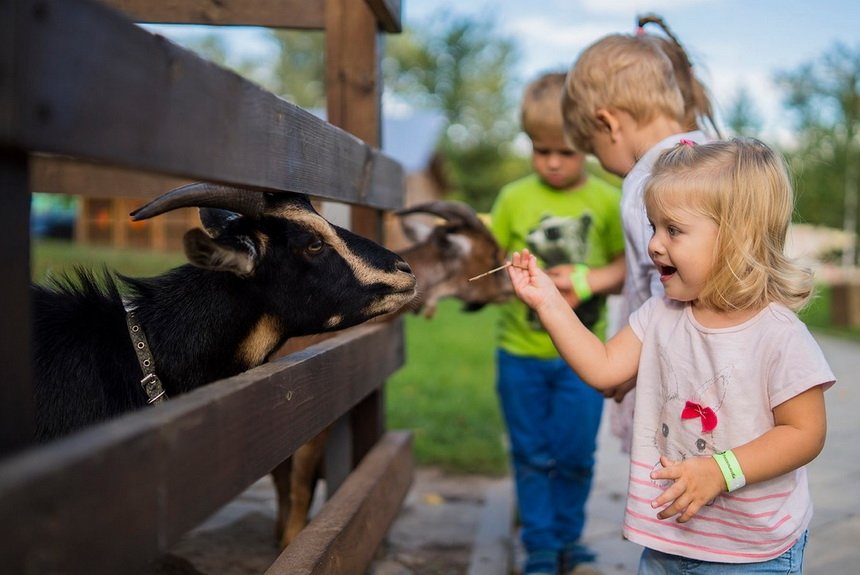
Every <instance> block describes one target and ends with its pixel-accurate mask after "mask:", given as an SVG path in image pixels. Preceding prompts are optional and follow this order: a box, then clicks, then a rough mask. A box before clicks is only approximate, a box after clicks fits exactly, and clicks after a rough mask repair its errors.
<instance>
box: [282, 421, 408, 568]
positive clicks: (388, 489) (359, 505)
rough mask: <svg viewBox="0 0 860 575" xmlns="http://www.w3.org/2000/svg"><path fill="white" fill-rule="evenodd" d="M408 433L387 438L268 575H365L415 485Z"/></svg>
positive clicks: (361, 464)
mask: <svg viewBox="0 0 860 575" xmlns="http://www.w3.org/2000/svg"><path fill="white" fill-rule="evenodd" d="M411 447H412V440H411V435H410V434H409V433H403V432H399V433H397V432H389V433H387V434H385V435H383V436H382V439H381V440H380V441H379V442H378V443H377V444H376V446H375V447H374V448H373V449H372V450H371V451H370V452H369V453H368V454H367V456H366V457H365V458H364V459H363V460H362V462H361V463H360V464H359V466H358V467H357V468H356V470H355V471H353V473H352V474H351V475H350V476H349V478H348V479H347V480H346V482H345V483H344V484H343V485H342V486H341V488H340V489H339V490H338V492H337V493H336V494H335V496H334V497H332V498H331V500H329V501H328V503H326V506H325V507H323V509H322V510H321V511H320V512H319V514H318V515H317V516H316V517H314V519H313V521H311V523H310V524H309V525H308V526H307V527H306V528H305V529H304V530H303V531H302V532H301V533H300V534H299V535H298V537H296V539H295V541H294V542H293V543H292V544H291V545H290V546H289V547H287V549H286V551H284V553H282V554H281V556H280V557H278V559H277V561H275V563H273V564H272V566H271V567H270V568H269V569H268V570H267V571H266V575H336V574H343V573H363V572H364V570H365V567H366V566H367V565H368V564H369V563H370V561H371V559H372V558H373V554H374V552H375V550H376V547H377V546H378V545H379V543H380V542H381V541H382V538H383V537H384V536H385V532H386V531H387V530H388V526H389V525H390V524H391V522H392V521H393V520H394V518H395V516H396V515H397V511H398V509H399V508H400V505H401V503H402V502H403V499H404V498H405V497H406V494H407V492H408V491H409V486H410V485H411V484H412V478H413V468H414V462H413V460H412V448H411Z"/></svg>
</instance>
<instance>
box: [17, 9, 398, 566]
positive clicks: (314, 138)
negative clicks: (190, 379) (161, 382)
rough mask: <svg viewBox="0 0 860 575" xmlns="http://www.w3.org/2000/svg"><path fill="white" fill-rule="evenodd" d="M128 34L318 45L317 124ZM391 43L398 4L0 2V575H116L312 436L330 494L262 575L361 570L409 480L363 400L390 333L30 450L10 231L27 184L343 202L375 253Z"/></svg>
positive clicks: (387, 189) (387, 360)
mask: <svg viewBox="0 0 860 575" xmlns="http://www.w3.org/2000/svg"><path fill="white" fill-rule="evenodd" d="M134 21H138V22H185V23H207V24H223V25H236V24H250V25H260V26H273V27H295V28H305V29H320V30H325V33H326V88H327V113H328V118H329V121H330V122H331V123H327V122H324V121H322V120H319V119H318V118H316V117H315V116H313V115H312V114H310V113H308V112H306V111H305V110H302V109H300V108H298V107H295V106H293V105H290V104H289V103H286V102H285V101H283V100H281V99H279V98H277V97H275V96H274V95H272V94H270V93H267V92H265V91H264V90H262V89H260V88H259V87H257V86H255V85H254V84H252V83H250V82H248V81H246V80H244V79H242V78H241V77H239V76H238V75H236V74H234V73H232V72H230V71H227V70H224V69H222V68H220V67H218V66H215V65H213V64H211V63H209V62H207V61H206V60H204V59H201V58H199V57H198V56H196V55H194V54H192V53H190V52H188V51H186V50H183V49H181V48H179V47H177V46H176V45H174V44H172V43H170V42H168V41H166V40H165V39H163V38H161V37H160V36H158V35H153V34H151V33H149V32H147V31H146V30H144V29H143V28H141V27H139V26H137V25H135V24H134V23H133V22H134ZM399 28H400V4H399V0H219V1H218V2H210V1H205V0H172V1H168V0H164V1H152V0H105V1H104V2H97V1H95V0H5V1H2V2H0V43H2V45H0V202H2V203H0V208H2V209H0V229H2V230H3V234H2V235H0V243H1V244H2V248H3V252H4V254H5V257H4V261H5V274H4V275H5V277H4V281H3V282H0V318H2V319H0V325H2V329H0V366H2V367H0V374H2V385H0V525H2V527H0V535H2V536H0V571H2V572H3V573H9V574H15V575H17V574H30V573H32V574H37V573H38V574H40V575H41V574H48V573H69V574H74V573H81V574H83V573H86V574H88V575H96V574H101V573H104V574H115V573H134V572H135V571H136V570H139V569H140V568H141V567H142V566H144V565H145V564H146V563H147V562H148V561H149V560H151V559H153V558H155V557H157V556H158V555H159V554H160V553H163V552H164V551H166V550H168V549H169V548H170V546H171V545H172V544H173V543H175V542H176V541H177V540H178V539H179V538H180V537H181V536H182V535H183V534H184V533H185V532H187V531H188V530H189V529H191V528H193V527H194V526H195V525H197V524H198V523H199V522H200V521H202V520H203V519H205V518H206V517H207V516H208V515H210V514H211V513H212V512H214V511H215V510H217V509H218V508H219V507H220V506H222V505H224V504H225V503H227V502H229V501H230V500H231V499H232V498H234V497H235V496H236V495H238V494H239V493H241V492H242V491H243V490H244V489H245V488H247V487H248V486H249V485H250V484H251V483H253V482H254V481H256V480H257V479H258V478H260V477H262V476H264V475H266V474H267V473H268V472H269V471H270V470H271V469H272V468H273V467H275V465H277V464H278V463H280V462H281V461H283V460H284V459H285V458H287V457H289V456H290V455H291V454H292V453H293V451H294V450H295V449H296V448H298V447H299V446H300V445H301V444H303V443H304V442H305V441H307V440H308V439H310V438H311V437H313V436H314V435H316V434H317V433H318V432H319V431H320V430H322V429H323V428H324V427H326V426H328V425H329V424H332V423H334V425H335V432H334V433H333V435H334V436H335V437H336V438H337V440H336V441H334V443H333V445H332V447H331V449H330V450H329V451H330V453H329V455H328V459H327V473H328V476H327V480H328V484H329V486H330V490H331V488H332V487H338V486H339V489H338V490H337V492H336V493H335V494H334V495H333V496H332V497H331V499H330V500H329V501H328V503H327V504H326V505H325V507H324V508H323V510H322V511H321V512H320V513H319V514H318V515H317V517H316V519H315V520H314V522H312V523H311V525H310V526H309V527H308V528H307V529H306V530H305V531H304V532H302V534H301V535H300V536H299V538H298V539H297V540H296V541H295V542H294V543H293V544H292V545H291V546H290V548H289V549H287V551H286V552H285V553H284V554H282V555H281V557H279V558H278V560H277V561H276V562H275V563H274V564H273V565H272V566H271V567H270V569H269V570H268V571H267V573H270V574H275V573H290V574H303V573H362V572H363V571H364V569H365V567H366V566H367V565H368V563H369V562H370V560H371V558H372V555H373V553H374V551H375V549H376V547H377V546H378V544H379V542H380V541H381V539H382V537H383V536H384V534H385V532H386V531H387V529H388V526H389V525H390V523H391V522H392V521H393V519H394V517H395V515H396V513H397V510H398V508H399V506H400V504H401V502H402V500H403V498H404V497H405V495H406V492H407V490H408V488H409V485H410V483H411V481H412V473H413V462H412V455H411V437H410V435H409V434H408V433H405V432H400V433H391V432H388V433H386V432H385V422H384V411H383V404H382V392H381V389H382V386H383V384H384V381H385V380H386V378H387V377H388V376H390V375H391V374H392V373H393V372H394V371H395V370H397V369H398V368H399V366H400V365H402V363H403V361H404V351H403V329H402V323H401V322H399V321H395V322H392V323H376V324H372V325H371V324H367V325H363V326H358V327H356V328H353V329H351V330H347V331H345V332H342V333H341V334H339V335H337V336H336V337H333V338H331V339H327V340H325V341H322V342H321V343H316V344H313V345H310V346H309V347H306V348H305V349H302V350H300V351H297V352H294V353H292V354H290V355H287V356H286V357H283V358H281V359H279V360H277V361H274V362H271V363H269V364H266V365H263V366H261V367H259V368H257V369H254V370H251V371H249V372H246V373H244V374H241V375H238V376H236V377H232V378H229V379H227V380H222V381H219V382H215V383H212V384H210V385H207V386H205V387H203V388H201V389H198V390H196V391H194V392H191V393H188V394H185V395H182V396H179V397H176V398H172V399H171V400H170V401H168V402H166V403H165V404H162V405H159V406H156V407H153V408H149V409H145V410H141V411H138V412H135V413H132V414H129V415H127V416H124V417H121V418H118V419H115V420H113V421H110V422H107V423H104V424H101V425H97V426H93V427H91V428H88V429H86V430H84V431H82V432H79V433H76V434H74V435H71V436H69V437H66V438H63V439H60V440H57V441H55V442H52V443H49V444H47V445H44V446H38V447H33V446H32V445H30V442H31V435H32V427H33V423H32V410H33V408H32V389H31V379H32V373H31V366H30V357H31V353H30V352H31V344H30V317H29V306H30V301H29V293H28V285H29V274H30V263H29V257H30V249H29V247H30V240H29V217H28V214H29V203H30V193H31V191H32V190H33V184H34V182H44V181H52V182H59V183H57V184H56V189H51V190H44V191H62V192H66V193H76V194H81V193H87V192H89V193H94V194H98V195H101V196H106V195H116V196H122V195H124V194H125V193H126V192H124V189H127V188H133V189H134V194H135V195H139V194H140V191H141V184H140V183H141V182H143V181H145V182H146V183H147V184H146V185H147V186H149V187H148V188H147V190H148V193H149V194H150V195H155V194H158V193H161V192H164V191H166V190H167V189H170V188H171V187H172V183H173V182H174V181H175V179H176V178H181V179H193V180H207V181H215V182H225V183H231V184H236V185H242V186H250V187H254V188H261V189H267V190H271V191H275V192H277V191H296V192H302V193H306V194H309V195H312V196H314V197H317V198H322V199H330V200H334V201H340V202H345V203H349V204H352V205H353V209H352V221H351V227H352V229H353V231H355V232H357V233H360V234H362V235H365V236H367V237H371V238H374V239H377V240H379V239H380V238H379V233H380V229H381V218H380V216H381V214H382V212H383V211H384V210H389V209H393V208H397V207H399V206H400V205H401V203H402V197H403V192H404V176H403V171H402V169H401V167H400V166H399V165H398V164H397V163H396V162H394V161H393V160H391V159H390V158H388V157H386V156H384V155H382V154H380V153H379V152H378V150H377V148H378V146H379V124H380V92H381V86H380V79H379V77H378V69H379V56H380V55H379V50H378V45H379V35H380V34H381V33H383V32H386V31H387V32H397V31H399Z"/></svg>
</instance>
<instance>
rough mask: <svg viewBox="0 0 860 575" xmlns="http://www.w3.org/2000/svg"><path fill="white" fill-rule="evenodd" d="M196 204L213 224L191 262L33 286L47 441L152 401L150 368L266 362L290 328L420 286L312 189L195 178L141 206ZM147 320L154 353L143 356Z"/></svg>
mask: <svg viewBox="0 0 860 575" xmlns="http://www.w3.org/2000/svg"><path fill="white" fill-rule="evenodd" d="M189 206H197V207H200V208H201V209H200V216H201V221H202V222H203V225H204V227H205V228H206V232H204V231H203V230H201V229H193V230H190V231H189V232H187V233H186V235H185V238H184V244H185V253H186V255H187V257H188V260H189V262H190V264H191V265H188V264H186V265H183V266H180V267H178V268H175V269H173V270H171V271H169V272H167V273H165V274H163V275H160V276H157V277H154V278H147V279H141V278H128V277H123V276H120V277H119V278H118V280H119V281H116V280H114V279H113V278H112V277H110V275H109V274H107V273H105V274H104V275H105V278H104V280H105V281H104V282H103V283H104V284H105V286H104V287H99V286H98V285H97V282H96V280H95V278H94V277H93V274H92V273H90V272H86V271H79V272H78V273H76V274H75V275H74V277H63V278H60V279H58V280H54V281H53V285H51V286H49V287H45V286H33V288H32V303H33V337H34V345H33V347H34V364H33V365H34V398H35V407H36V409H35V411H36V435H37V439H39V440H46V439H49V438H52V437H56V436H60V435H64V434H67V433H69V432H71V431H73V430H75V429H78V428H80V427H83V426H85V425H88V424H91V423H94V422H97V421H101V420H104V419H108V418H110V417H113V416H115V415H118V414H120V413H122V412H125V411H129V410H133V409H137V408H140V407H142V406H144V405H146V404H147V403H148V402H149V401H150V400H152V399H153V398H154V397H155V395H157V393H155V394H154V395H153V394H152V393H148V392H145V391H144V389H143V388H142V384H145V383H148V382H142V381H141V380H142V379H145V378H144V376H145V375H147V372H149V371H151V370H152V371H154V373H155V375H156V376H157V378H158V379H159V380H160V382H161V385H162V388H161V390H162V391H163V392H165V393H166V395H167V396H174V395H177V394H180V393H183V392H186V391H188V390H191V389H193V388H196V387H199V386H201V385H203V384H205V383H208V382H211V381H214V380H218V379H222V378H225V377H228V376H231V375H235V374H237V373H240V372H242V371H245V370H247V369H250V368H252V367H255V366H257V365H260V364H261V363H263V362H265V361H266V360H267V359H268V358H269V356H270V355H271V354H272V353H273V352H274V351H275V350H276V349H277V348H278V347H280V346H281V345H282V344H283V343H284V341H286V339H287V338H289V337H294V336H300V335H308V334H312V333H320V332H325V331H332V330H337V329H342V328H346V327H350V326H353V325H356V324H359V323H361V322H364V321H366V320H368V319H370V318H373V317H375V316H378V315H381V314H386V313H390V312H393V311H396V310H397V309H399V308H400V307H401V306H403V305H404V304H406V303H407V302H409V301H411V300H412V299H413V297H414V296H415V283H416V282H415V276H414V275H413V274H412V271H411V269H410V268H409V265H408V264H407V263H406V262H405V261H403V259H401V258H400V257H399V256H397V255H396V254H394V253H393V252H391V251H389V250H387V249H385V248H383V247H382V246H380V245H378V244H376V243H375V242H372V241H370V240H368V239H366V238H363V237H361V236H358V235H356V234H353V233H351V232H349V231H347V230H344V229H342V228H339V227H337V226H334V225H333V224H331V223H330V222H328V221H326V220H325V219H323V218H322V216H320V215H319V214H318V213H317V212H316V211H315V210H314V208H313V206H312V205H311V203H310V201H309V200H308V199H307V197H305V196H303V195H301V194H289V193H283V194H272V193H258V192H250V191H247V190H245V191H241V190H235V189H233V188H228V187H222V186H215V185H208V184H192V185H190V186H185V187H183V188H179V189H177V190H174V191H172V192H170V193H167V194H165V195H163V196H160V197H158V198H156V199H155V200H153V201H152V202H150V203H149V204H147V205H146V206H144V207H142V208H140V209H139V210H137V211H135V212H133V213H132V217H133V218H134V219H135V220H143V219H147V218H151V217H153V216H157V215H159V214H162V213H164V212H167V211H170V210H173V209H177V208H181V207H189ZM207 232H208V233H207ZM121 292H124V293H122V294H121ZM127 309H128V310H132V312H133V314H134V321H133V322H129V323H127V311H126V310H127ZM133 325H134V326H138V328H137V330H135V331H134V332H133V331H132V330H133V329H134V328H133ZM141 329H142V333H144V334H145V337H146V339H147V340H148V349H149V351H150V352H151V356H150V355H146V354H143V355H140V360H139V355H138V353H137V352H136V350H135V348H133V347H132V341H133V340H135V342H137V341H138V339H139V338H138V337H137V333H138V332H139V331H140V330H141ZM130 334H131V335H130ZM138 345H140V344H138ZM144 345H146V343H145V342H144ZM144 351H145V349H144ZM144 361H149V362H151V363H152V364H154V365H145V366H144V365H143V364H142V362H144ZM151 381H152V378H149V382H151ZM148 394H149V395H150V397H149V399H148Z"/></svg>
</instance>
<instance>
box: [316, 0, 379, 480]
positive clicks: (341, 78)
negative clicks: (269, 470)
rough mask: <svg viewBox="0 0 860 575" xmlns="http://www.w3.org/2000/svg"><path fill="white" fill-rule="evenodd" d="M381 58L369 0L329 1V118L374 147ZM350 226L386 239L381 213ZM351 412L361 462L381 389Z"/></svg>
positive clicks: (361, 214)
mask: <svg viewBox="0 0 860 575" xmlns="http://www.w3.org/2000/svg"><path fill="white" fill-rule="evenodd" d="M380 60H381V50H380V37H379V31H378V22H377V19H376V16H375V15H374V13H373V10H371V8H370V7H369V6H368V4H367V3H366V2H359V1H356V0H326V111H327V115H328V121H329V122H330V123H332V124H334V125H335V126H338V127H340V128H343V129H344V130H346V131H348V132H351V133H352V134H354V135H356V136H357V137H359V138H361V139H362V140H364V141H365V142H366V143H367V144H369V145H371V146H374V147H380V145H381V132H382V130H381V124H382V120H381V102H382V86H381V73H380ZM356 185H357V186H361V185H364V183H363V182H356ZM351 227H352V231H354V232H355V233H357V234H360V235H362V236H365V237H368V238H371V239H373V240H376V241H380V242H381V241H382V214H381V213H380V212H377V211H375V210H372V209H369V208H363V207H356V206H353V207H352V217H351ZM352 414H353V415H352V419H353V426H352V427H353V462H354V463H357V462H358V461H360V460H361V458H362V457H364V455H365V454H366V453H367V452H368V451H369V450H370V448H371V447H372V446H373V443H374V442H375V441H376V440H377V439H378V438H379V437H380V436H381V435H382V432H383V430H384V422H383V420H382V417H383V415H384V408H383V404H382V393H381V391H376V392H374V393H373V394H371V395H370V396H369V397H368V398H367V399H366V400H365V401H363V402H362V403H361V404H360V405H359V406H358V407H356V408H355V409H354V410H353V411H352Z"/></svg>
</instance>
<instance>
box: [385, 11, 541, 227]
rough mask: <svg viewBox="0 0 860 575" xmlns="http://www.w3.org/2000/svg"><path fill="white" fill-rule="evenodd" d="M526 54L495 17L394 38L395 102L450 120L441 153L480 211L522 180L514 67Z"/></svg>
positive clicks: (391, 75) (389, 50)
mask: <svg viewBox="0 0 860 575" xmlns="http://www.w3.org/2000/svg"><path fill="white" fill-rule="evenodd" d="M518 57H519V54H518V52H517V50H516V48H515V44H514V42H513V41H512V40H510V39H508V38H505V37H503V36H501V35H499V33H498V32H497V31H496V29H495V22H494V21H493V20H492V19H490V18H487V19H479V18H472V17H462V16H460V17H446V18H440V19H437V20H434V21H433V22H430V23H427V25H426V26H422V27H421V28H413V29H408V30H406V31H405V32H404V33H403V34H401V35H400V36H394V37H390V38H388V44H387V47H386V56H385V59H384V61H383V74H384V77H385V83H386V89H387V90H389V91H390V94H391V97H392V98H394V99H396V100H399V101H400V102H403V103H406V104H407V105H410V106H414V107H418V108H435V109H437V110H440V111H441V112H442V113H443V114H444V115H445V117H446V119H447V129H446V130H445V132H444V136H443V137H442V142H441V143H440V151H441V152H442V154H443V156H444V157H445V159H446V160H447V164H448V167H449V172H450V173H449V174H448V176H449V180H450V181H451V182H452V184H453V186H454V187H455V189H456V191H457V193H458V194H459V195H461V196H462V198H463V199H464V200H465V201H467V202H469V203H470V204H472V205H473V206H474V207H475V208H476V209H479V210H486V209H488V208H489V207H490V205H491V204H492V201H493V199H494V198H495V195H496V193H497V192H498V190H499V188H500V187H501V186H502V185H503V184H505V183H507V182H508V181H510V180H511V179H513V178H515V177H518V176H519V175H522V174H523V173H524V171H525V169H526V168H527V163H526V162H525V160H523V159H522V158H521V157H519V156H517V155H516V154H515V153H514V149H513V143H514V140H515V138H516V136H517V134H518V133H519V123H518V119H517V114H516V112H517V102H518V95H515V94H514V93H513V89H514V86H515V84H516V82H515V80H516V78H515V77H514V76H513V73H512V69H513V66H514V64H515V63H516V61H517V59H518Z"/></svg>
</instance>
